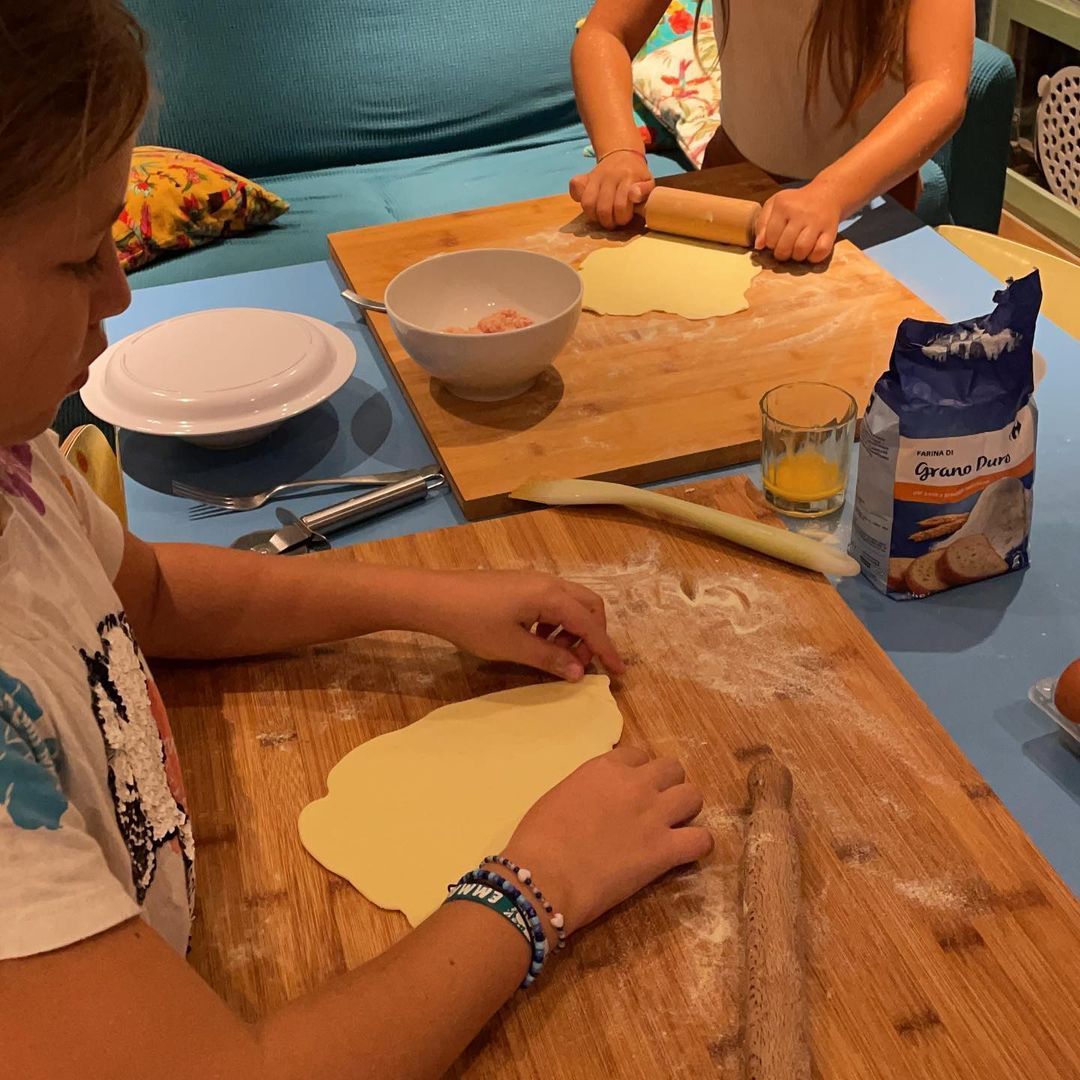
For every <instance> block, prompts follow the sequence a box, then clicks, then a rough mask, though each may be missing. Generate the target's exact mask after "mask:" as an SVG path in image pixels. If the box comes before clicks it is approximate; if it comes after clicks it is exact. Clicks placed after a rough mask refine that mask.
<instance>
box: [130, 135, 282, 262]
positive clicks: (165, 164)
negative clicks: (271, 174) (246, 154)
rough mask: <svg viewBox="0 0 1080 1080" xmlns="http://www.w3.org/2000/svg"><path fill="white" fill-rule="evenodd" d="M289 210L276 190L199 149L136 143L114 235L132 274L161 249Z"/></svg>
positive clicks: (195, 243) (181, 247) (194, 243)
mask: <svg viewBox="0 0 1080 1080" xmlns="http://www.w3.org/2000/svg"><path fill="white" fill-rule="evenodd" d="M288 209H289V204H288V203H287V202H285V200H284V199H280V198H278V196H277V195H275V194H274V193H273V192H272V191H267V190H266V188H264V187H262V186H261V185H259V184H256V183H255V182H254V181H253V180H246V179H245V178H244V177H242V176H237V175H236V174H235V173H231V172H229V171H228V170H227V169H223V168H222V167H221V166H220V165H215V164H214V163H213V162H212V161H207V160H206V158H203V157H199V156H198V155H197V154H188V153H185V152H184V151H183V150H170V149H168V148H167V147H164V146H137V147H135V152H134V154H133V155H132V158H131V183H130V185H129V186H128V191H127V195H126V197H125V200H124V209H123V210H122V211H121V212H120V217H119V218H117V220H116V222H115V223H114V224H113V240H114V241H115V242H116V247H117V250H118V251H119V253H120V265H121V266H122V267H123V268H124V270H125V271H127V272H129V273H130V272H131V271H132V270H137V269H138V268H139V267H140V266H145V265H146V264H147V263H149V262H152V261H153V260H154V259H156V258H157V257H158V255H160V254H161V253H162V252H173V251H187V250H188V249H189V248H195V247H199V246H200V245H201V244H206V243H208V242H209V241H211V240H216V239H217V238H218V237H225V236H229V235H230V234H232V233H239V232H245V231H246V230H248V229H254V228H258V227H259V226H260V225H268V224H269V223H270V222H271V221H273V220H274V219H275V218H276V217H279V216H280V215H281V214H284V213H285V211H286V210H288Z"/></svg>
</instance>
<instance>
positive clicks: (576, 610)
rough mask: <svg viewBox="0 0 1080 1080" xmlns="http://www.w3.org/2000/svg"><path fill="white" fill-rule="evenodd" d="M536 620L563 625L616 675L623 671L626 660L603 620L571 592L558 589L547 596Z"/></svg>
mask: <svg viewBox="0 0 1080 1080" xmlns="http://www.w3.org/2000/svg"><path fill="white" fill-rule="evenodd" d="M537 621H538V622H545V623H553V624H554V625H556V626H561V627H562V628H563V629H564V630H566V631H567V632H568V633H571V634H573V635H574V637H576V638H581V640H582V641H584V642H585V644H586V645H588V647H589V649H590V650H591V651H592V653H593V655H595V656H598V657H599V658H600V660H601V661H602V662H603V664H604V667H606V668H607V669H608V671H610V672H611V673H612V674H613V675H620V674H622V672H623V670H624V668H623V662H622V660H621V659H620V657H619V652H618V650H617V649H616V648H615V645H614V643H613V642H612V640H611V638H609V637H608V634H607V630H605V629H604V626H603V623H602V622H601V621H600V620H599V619H598V618H597V617H596V616H595V615H593V614H592V612H591V611H589V609H588V608H587V607H586V606H585V605H584V604H582V603H581V601H580V600H578V599H577V598H576V597H574V596H571V595H570V593H569V592H565V591H563V590H558V591H556V592H554V593H552V594H551V595H550V596H547V597H545V599H544V602H543V609H542V610H541V611H540V612H539V613H538V616H537Z"/></svg>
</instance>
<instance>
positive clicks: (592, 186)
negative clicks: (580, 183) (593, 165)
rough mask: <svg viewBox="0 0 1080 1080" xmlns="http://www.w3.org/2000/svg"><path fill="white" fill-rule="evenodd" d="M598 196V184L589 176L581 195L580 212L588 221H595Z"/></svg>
mask: <svg viewBox="0 0 1080 1080" xmlns="http://www.w3.org/2000/svg"><path fill="white" fill-rule="evenodd" d="M599 194H600V184H599V183H598V182H597V180H596V177H595V176H590V177H589V180H588V183H587V184H586V185H585V190H584V191H583V192H582V193H581V210H582V212H583V213H584V214H585V216H586V217H587V218H588V219H589V220H590V221H596V220H597V217H596V199H597V196H598V195H599Z"/></svg>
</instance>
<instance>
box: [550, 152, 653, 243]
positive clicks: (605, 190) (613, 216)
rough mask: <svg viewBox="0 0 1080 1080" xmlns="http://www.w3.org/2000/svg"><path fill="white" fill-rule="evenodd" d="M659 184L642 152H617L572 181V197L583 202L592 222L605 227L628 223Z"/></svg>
mask: <svg viewBox="0 0 1080 1080" xmlns="http://www.w3.org/2000/svg"><path fill="white" fill-rule="evenodd" d="M654 187H656V183H655V181H654V180H653V176H652V173H651V172H650V171H649V166H648V163H647V162H646V161H645V160H644V159H643V158H642V157H640V156H639V155H637V154H632V153H629V152H628V153H615V154H612V155H611V156H610V157H606V158H604V160H603V161H601V162H600V164H599V165H597V166H596V168H595V169H593V171H592V172H591V173H583V174H582V175H581V176H575V177H574V179H573V180H571V181H570V197H571V198H572V199H573V200H574V201H575V202H579V203H581V209H582V210H583V211H584V212H585V216H586V217H587V218H589V220H590V221H598V222H599V223H600V224H601V225H602V226H603V227H604V228H605V229H615V228H621V227H622V226H623V225H629V224H630V221H631V219H632V218H633V216H634V212H635V210H636V209H637V207H638V206H639V205H640V204H641V203H643V202H644V201H645V200H646V199H647V198H648V197H649V193H650V192H651V191H652V189H653V188H654Z"/></svg>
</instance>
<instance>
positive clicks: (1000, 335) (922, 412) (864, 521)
mask: <svg viewBox="0 0 1080 1080" xmlns="http://www.w3.org/2000/svg"><path fill="white" fill-rule="evenodd" d="M994 301H995V303H996V304H997V307H995V308H994V310H993V311H992V312H991V313H990V314H989V315H984V316H982V317H980V318H977V319H969V320H967V321H966V322H961V323H954V324H952V325H948V324H945V323H932V322H919V321H918V320H916V319H905V320H904V321H903V322H902V323H901V324H900V327H899V329H898V330H897V332H896V342H895V344H894V345H893V352H892V360H891V362H890V364H889V370H888V371H887V372H885V374H884V375H882V376H881V378H880V379H878V381H877V384H876V385H875V387H874V392H873V394H872V396H871V398H870V402H869V404H868V405H867V407H866V416H865V418H864V419H863V425H862V433H861V435H860V443H859V480H858V485H857V488H856V492H855V520H854V525H853V527H852V537H851V554H852V555H853V556H854V557H855V558H856V559H858V560H859V563H860V564H861V565H862V569H863V573H864V574H865V575H866V577H868V578H869V579H870V581H871V582H873V584H874V585H876V586H877V587H878V588H879V589H880V590H881V591H882V592H886V593H888V595H889V596H892V597H895V598H897V599H911V598H912V597H920V596H929V595H930V594H931V593H937V592H941V591H943V590H944V589H951V588H953V587H955V586H957V585H969V584H971V583H972V582H975V581H981V580H983V579H984V578H991V577H997V576H998V575H999V574H1005V573H1008V572H1009V571H1010V570H1022V569H1024V567H1026V566H1027V565H1028V533H1029V531H1030V528H1031V503H1032V484H1033V483H1034V480H1035V432H1036V428H1037V426H1038V413H1037V411H1036V409H1035V399H1034V398H1033V397H1032V393H1033V391H1034V380H1033V376H1032V359H1031V346H1032V341H1033V339H1034V336H1035V319H1036V317H1037V315H1038V314H1039V304H1040V303H1041V301H1042V286H1041V284H1040V282H1039V272H1038V271H1037V270H1036V271H1033V272H1032V273H1031V274H1029V275H1028V276H1027V277H1024V278H1021V279H1020V280H1018V281H1012V282H1010V283H1009V284H1008V286H1007V287H1006V288H1004V289H1001V290H1000V291H999V292H996V293H995V294H994Z"/></svg>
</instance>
